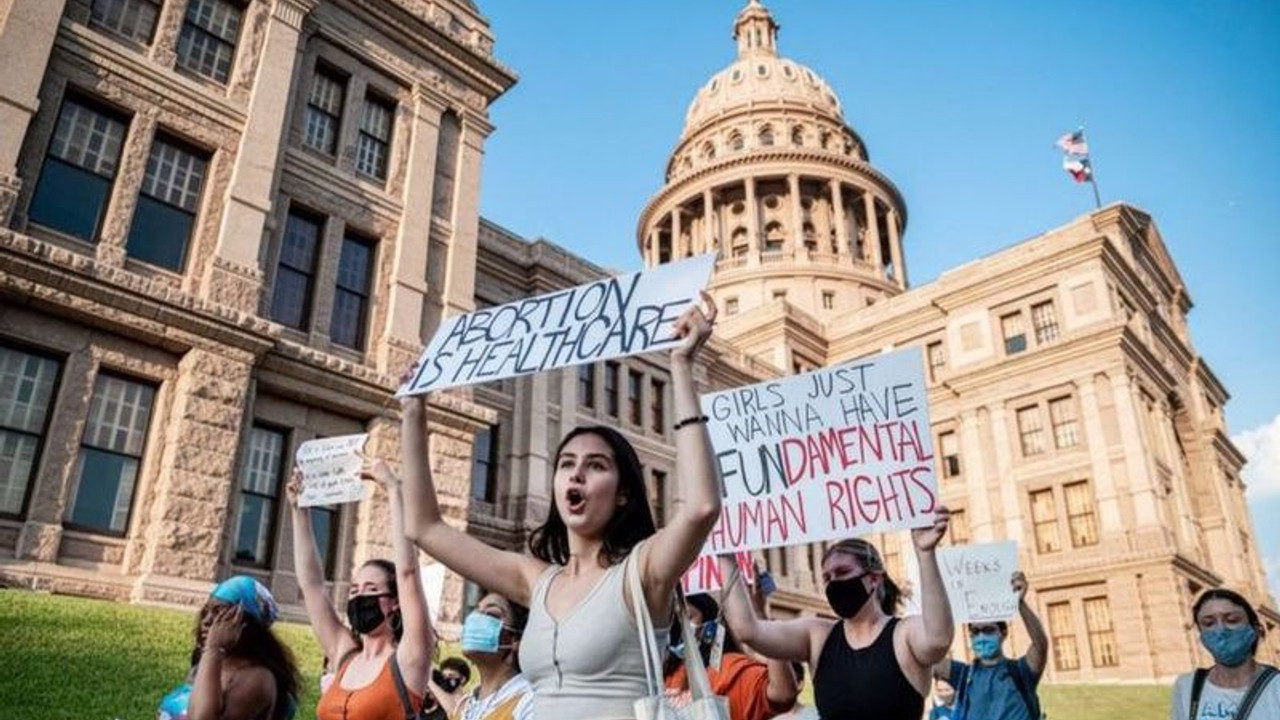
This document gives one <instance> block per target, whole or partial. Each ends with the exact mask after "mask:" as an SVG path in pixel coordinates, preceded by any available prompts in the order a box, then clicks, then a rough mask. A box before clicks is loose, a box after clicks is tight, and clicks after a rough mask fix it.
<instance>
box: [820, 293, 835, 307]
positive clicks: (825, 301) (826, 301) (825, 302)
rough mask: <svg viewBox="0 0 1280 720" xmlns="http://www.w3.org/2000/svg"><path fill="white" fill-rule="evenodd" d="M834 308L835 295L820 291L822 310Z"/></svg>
mask: <svg viewBox="0 0 1280 720" xmlns="http://www.w3.org/2000/svg"><path fill="white" fill-rule="evenodd" d="M835 307H836V294H835V293H834V292H831V291H830V290H823V291H822V309H823V310H834V309H835Z"/></svg>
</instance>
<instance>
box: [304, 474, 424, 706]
mask: <svg viewBox="0 0 1280 720" xmlns="http://www.w3.org/2000/svg"><path fill="white" fill-rule="evenodd" d="M362 477H363V478H364V479H365V480H376V481H377V482H378V484H379V485H381V486H382V488H383V490H384V491H385V492H386V493H387V500H388V506H389V508H388V509H389V513H390V516H391V543H392V546H393V547H394V548H395V562H394V563H393V562H391V561H389V560H384V559H378V558H375V559H373V560H369V561H368V562H366V563H365V564H363V565H361V566H360V569H359V570H357V571H356V573H355V575H354V576H353V577H352V578H351V587H350V589H349V590H348V596H347V621H348V622H349V623H350V628H349V629H348V627H346V626H344V625H343V624H342V621H341V620H340V619H339V617H338V611H337V610H336V609H335V608H334V606H333V602H332V601H331V600H330V598H329V593H328V591H327V590H326V587H325V581H324V571H323V570H322V569H321V566H320V553H319V551H318V549H317V548H316V544H315V536H314V535H313V534H312V532H311V512H310V510H309V509H307V508H303V507H299V506H298V499H299V496H300V495H301V492H302V475H301V473H300V472H298V471H297V470H296V469H295V470H294V473H293V476H292V478H291V479H290V481H289V485H288V500H289V505H290V507H291V508H292V509H293V523H292V525H293V565H294V568H295V570H296V572H297V575H298V588H299V589H300V590H301V591H302V599H303V603H304V604H305V605H306V608H307V618H308V619H309V620H310V621H311V630H312V632H314V633H315V635H316V639H317V640H318V641H319V642H320V648H321V650H323V651H324V654H325V655H326V656H328V657H330V658H333V661H334V662H333V666H332V667H333V668H334V673H335V674H334V678H333V681H332V682H330V683H329V686H328V689H326V690H325V693H324V695H323V696H322V697H321V698H320V704H319V706H317V708H316V718H317V720H384V719H386V718H404V717H408V716H411V714H416V713H418V712H421V710H422V699H423V698H422V691H423V689H424V688H426V687H427V679H428V674H429V673H430V672H431V657H432V655H433V654H434V653H435V645H436V634H435V630H434V629H433V628H432V626H431V621H430V619H429V616H428V614H427V603H426V599H425V598H424V596H423V593H422V583H421V581H420V580H419V579H418V552H417V549H416V548H415V547H414V546H413V543H411V542H409V540H408V538H407V537H406V536H405V529H404V517H403V502H402V501H401V499H400V479H399V478H397V477H396V475H395V473H393V472H392V471H391V469H390V468H389V467H387V464H386V463H384V462H382V461H380V460H379V461H377V462H376V463H374V464H373V466H372V469H366V470H365V471H364V472H362Z"/></svg>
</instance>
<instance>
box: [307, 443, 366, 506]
mask: <svg viewBox="0 0 1280 720" xmlns="http://www.w3.org/2000/svg"><path fill="white" fill-rule="evenodd" d="M368 439H369V434H368V433H361V434H359V435H341V436H338V437H330V438H320V439H318V440H308V441H307V442H304V443H302V444H301V445H299V446H298V453H297V455H296V456H295V458H294V460H295V462H296V463H297V466H298V470H299V471H301V472H302V494H301V495H300V496H299V497H298V507H312V506H314V505H338V504H340V503H349V502H359V501H361V500H363V499H364V482H362V481H361V480H360V468H361V467H362V466H363V465H364V458H363V457H361V455H360V451H361V450H363V449H364V445H365V442H367V441H368Z"/></svg>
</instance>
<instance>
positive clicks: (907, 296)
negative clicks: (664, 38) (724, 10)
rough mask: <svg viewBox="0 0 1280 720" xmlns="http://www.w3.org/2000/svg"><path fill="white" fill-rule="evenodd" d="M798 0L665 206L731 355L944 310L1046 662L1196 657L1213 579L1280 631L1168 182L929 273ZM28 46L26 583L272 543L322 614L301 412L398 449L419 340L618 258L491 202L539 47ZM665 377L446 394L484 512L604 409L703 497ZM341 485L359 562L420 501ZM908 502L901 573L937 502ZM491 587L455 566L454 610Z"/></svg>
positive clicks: (1275, 644)
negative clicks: (809, 49) (504, 54)
mask: <svg viewBox="0 0 1280 720" xmlns="http://www.w3.org/2000/svg"><path fill="white" fill-rule="evenodd" d="M777 31H778V25H777V23H776V22H775V21H774V19H773V18H772V17H771V15H770V13H769V11H768V10H766V9H765V8H764V7H763V6H762V5H760V4H759V3H758V2H755V1H754V0H753V1H752V2H750V3H749V4H748V5H747V6H746V7H745V8H744V9H743V10H742V11H741V12H740V13H739V15H738V16H737V18H736V20H735V22H734V25H733V35H734V38H735V40H736V43H737V49H736V51H737V58H736V59H735V60H734V61H733V62H732V64H730V65H729V66H728V67H727V68H725V69H724V70H722V71H720V72H718V73H716V74H715V75H714V76H712V78H711V79H710V80H709V81H708V82H706V83H705V84H704V85H703V86H702V88H701V89H699V90H698V92H697V93H696V95H695V97H694V99H693V102H692V103H691V105H690V107H689V111H688V115H687V118H686V124H685V128H684V131H683V132H682V133H681V136H680V137H679V138H678V139H677V141H676V146H675V149H674V150H673V152H672V154H671V157H670V158H669V159H668V161H667V164H666V173H665V183H664V185H663V186H662V187H661V188H660V189H659V190H658V192H657V193H656V194H655V195H654V196H653V198H652V199H651V200H650V201H649V203H648V204H647V205H646V206H645V208H644V210H643V212H642V213H641V215H640V218H639V222H638V226H637V231H636V242H637V248H638V251H639V253H640V255H641V257H643V260H644V264H645V265H646V266H648V267H653V266H656V265H659V264H662V263H666V262H672V261H675V260H679V259H681V258H685V257H688V256H690V255H693V254H698V253H704V252H716V253H718V255H719V260H718V263H717V266H716V271H715V275H714V277H713V280H712V285H711V292H712V294H713V295H714V296H715V298H716V300H717V302H718V303H719V304H720V307H721V308H722V318H723V320H722V322H720V323H719V327H718V337H717V339H716V340H715V341H714V342H713V344H712V346H711V347H710V348H709V352H707V353H706V357H705V359H704V361H703V364H702V365H701V366H700V368H699V381H700V383H701V384H702V386H703V387H704V389H706V390H715V389H722V388H727V387H733V386H738V385H744V384H750V383H754V382H759V381H761V380H763V379H767V378H772V377H777V376H782V375H787V374H791V373H793V372H798V371H804V370H807V369H811V368H815V367H820V366H825V365H830V364H833V363H838V362H842V361H845V360H849V359H853V358H857V357H861V356H864V355H868V354H871V353H875V352H879V351H880V350H882V349H883V348H886V347H907V346H919V347H921V348H922V352H923V353H924V357H925V358H926V365H927V373H928V379H929V383H930V403H931V416H932V420H933V425H934V427H933V429H934V432H935V434H936V437H935V447H936V448H937V450H938V456H939V457H938V466H939V472H940V476H941V484H942V493H943V496H944V499H945V501H946V503H947V504H948V505H949V506H951V507H952V508H954V509H955V520H954V521H953V525H952V531H951V540H950V541H951V542H955V543H964V542H985V541H992V540H998V539H1005V538H1010V539H1014V540H1016V541H1017V542H1018V543H1019V546H1020V548H1021V553H1022V558H1021V560H1022V565H1023V567H1024V569H1025V570H1026V572H1027V574H1028V575H1029V576H1030V578H1031V580H1032V583H1033V586H1034V590H1033V592H1032V594H1031V598H1030V599H1031V602H1032V603H1033V604H1034V606H1035V607H1036V609H1037V611H1038V612H1039V613H1040V615H1041V616H1042V617H1043V618H1044V620H1045V624H1046V627H1047V628H1048V631H1049V633H1050V636H1051V638H1052V643H1053V660H1052V662H1051V663H1050V665H1049V670H1048V672H1049V678H1050V679H1051V680H1053V681H1061V682H1077V681H1086V682H1088V681H1151V680H1156V679H1163V680H1167V679H1169V678H1170V677H1172V676H1173V675H1175V674H1177V673H1180V672H1184V671H1185V670H1186V669H1187V668H1188V667H1190V666H1191V665H1193V664H1194V663H1195V662H1197V659H1198V653H1199V652H1200V651H1199V650H1197V647H1198V643H1197V642H1196V640H1195V637H1194V634H1193V632H1192V630H1191V628H1190V625H1189V619H1188V608H1189V606H1190V603H1191V600H1192V598H1194V597H1195V595H1196V594H1197V593H1199V592H1200V591H1201V590H1203V589H1205V588H1209V587H1213V586H1218V585H1226V586H1230V587H1233V588H1236V589H1239V590H1241V591H1243V592H1244V593H1245V594H1246V595H1248V596H1249V597H1251V598H1252V599H1253V600H1254V601H1256V602H1258V603H1260V604H1263V605H1264V606H1265V607H1264V617H1265V622H1266V623H1267V625H1268V628H1269V629H1270V630H1271V634H1270V635H1269V636H1268V640H1267V644H1268V647H1267V648H1266V649H1264V651H1263V653H1262V655H1263V656H1264V657H1268V658H1270V659H1271V660H1273V661H1274V660H1276V659H1278V658H1280V650H1278V649H1280V633H1277V632H1276V629H1277V625H1280V613H1277V612H1276V609H1275V604H1274V601H1273V600H1272V599H1270V598H1268V597H1267V595H1266V590H1265V587H1266V584H1265V579H1264V576H1263V571H1262V567H1261V564H1260V562H1259V557H1258V551H1257V544H1256V542H1255V539H1254V531H1253V526H1252V523H1251V520H1250V516H1249V513H1248V509H1247V507H1246V505H1245V500H1244V491H1243V487H1242V484H1241V480H1240V468H1241V466H1242V464H1243V462H1244V459H1243V458H1242V456H1241V455H1240V453H1239V451H1238V450H1237V449H1236V448H1235V447H1234V446H1233V445H1232V443H1231V441H1230V440H1229V439H1228V435H1227V430H1226V425H1225V421H1224V419H1223V412H1222V408H1223V405H1224V404H1225V402H1226V401H1227V397H1228V395H1227V391H1226V389H1225V388H1224V387H1223V386H1222V384H1221V383H1220V382H1219V381H1218V379H1217V378H1216V377H1215V376H1214V374H1213V372H1212V371H1211V370H1210V369H1209V367H1208V365H1207V364H1206V363H1205V361H1204V360H1203V359H1202V358H1201V357H1200V356H1199V355H1198V354H1197V353H1196V350H1195V348H1194V346H1193V345H1192V343H1191V338H1190V335H1189V333H1188V330H1187V325H1186V313H1187V312H1188V311H1189V310H1190V308H1191V298H1190V296H1189V294H1188V290H1187V288H1186V286H1185V284H1184V283H1183V281H1182V279H1181V277H1180V276H1179V274H1178V270H1177V267H1176V266H1175V265H1174V263H1173V260H1172V258H1171V257H1170V256H1169V254H1168V252H1167V249H1166V247H1165V245H1164V243H1163V241H1162V239H1161V237H1160V233H1159V231H1158V229H1157V228H1156V225H1155V223H1154V222H1153V221H1152V219H1151V217H1150V216H1148V215H1147V214H1145V213H1143V212H1142V211H1140V210H1138V209H1136V208H1133V207H1130V206H1128V205H1124V204H1115V205H1111V206H1109V207H1106V208H1104V209H1102V210H1099V211H1097V212H1094V213H1091V214H1089V215H1085V216H1082V217H1079V218H1075V219H1073V220H1070V221H1069V222H1067V223H1066V224H1064V225H1062V226H1061V227H1058V228H1056V229H1053V230H1050V231H1048V232H1046V233H1044V234H1043V235H1041V236H1039V237H1036V238H1033V239H1031V240H1028V241H1025V242H1022V243H1020V244H1017V245H1014V246H1012V247H1010V248H1009V249H1007V250H1004V251H1001V252H999V253H997V254H995V255H992V256H989V257H986V258H982V259H979V260H975V261H974V262H971V263H968V264H966V265H964V266H962V267H960V268H957V269H955V270H952V271H949V272H946V273H944V274H943V275H942V276H941V277H940V278H939V279H938V280H937V281H935V282H933V283H930V284H927V285H921V286H916V287H912V286H911V285H910V284H909V283H908V272H907V267H906V261H905V253H904V250H903V243H904V241H905V238H906V229H907V220H908V213H907V205H906V202H905V200H904V198H903V197H902V195H901V193H900V192H899V191H898V190H897V188H896V187H895V186H894V185H893V183H892V181H891V180H890V179H889V178H888V177H887V176H885V175H884V174H883V173H882V172H880V171H879V170H877V169H876V168H875V167H873V166H872V165H871V164H870V161H869V155H868V150H867V144H866V143H865V142H864V139H863V138H862V137H860V136H859V135H858V134H857V133H856V132H855V131H854V129H853V128H851V127H850V126H849V125H848V124H847V122H846V120H845V116H844V112H843V110H842V107H841V105H840V101H839V99H838V98H837V96H836V94H835V92H834V91H833V90H832V89H831V88H830V87H829V86H828V85H827V84H826V83H825V82H824V81H823V80H822V79H821V78H820V77H819V76H818V75H817V74H815V73H814V72H813V71H812V70H811V69H809V68H806V67H804V66H802V65H799V64H797V63H795V62H792V61H790V60H787V59H785V58H784V57H782V56H780V55H779V52H778V46H777V38H778V32H777ZM726 49H727V48H726ZM0 57H4V58H6V66H7V68H8V69H7V71H6V72H5V73H3V74H2V75H0V99H2V100H3V102H0V221H2V222H0V225H2V226H3V227H2V228H0V582H3V583H4V584H7V585H13V586H21V587H30V588H36V589H40V590H48V591H54V592H62V593H74V594H79V595H90V596H97V597H105V598H113V599H119V600H128V601H132V602H141V603H163V604H184V605H193V604H196V603H198V602H201V601H202V600H203V597H204V596H205V594H206V593H207V592H208V590H209V588H210V585H211V583H212V582H214V581H216V580H218V579H220V578H223V577H225V576H227V575H230V574H233V573H247V574H251V575H254V576H256V577H258V578H260V579H261V580H262V581H263V582H265V583H267V584H268V585H269V586H270V587H271V588H272V589H273V591H274V592H275V594H276V596H277V598H279V599H280V600H281V601H282V602H283V603H285V604H286V605H287V606H289V607H290V608H291V611H292V612H293V613H294V614H295V615H299V614H300V608H299V606H298V601H299V596H298V592H297V587H296V583H295V581H294V575H293V570H292V561H291V553H292V548H291V547H290V541H289V538H290V532H289V528H288V523H289V519H288V512H287V508H286V507H285V503H284V501H283V492H282V491H283V484H284V479H285V478H286V477H287V473H288V470H289V464H290V458H291V457H292V455H293V452H294V450H295V449H296V448H297V446H298V444H299V443H301V442H303V441H305V440H307V439H310V438H314V437H323V436H329V435H337V434H345V433H353V432H362V431H367V432H369V433H371V435H372V452H373V453H374V454H377V455H381V456H386V457H396V456H397V455H398V450H399V448H398V443H399V438H398V432H397V429H398V417H397V412H398V411H397V407H398V406H397V404H396V403H395V402H394V401H393V400H392V399H391V395H392V393H393V391H394V389H395V385H396V379H397V378H398V377H399V376H400V374H401V373H402V372H403V370H404V369H405V368H406V367H407V366H408V364H409V363H411V362H412V360H413V359H414V358H415V357H416V356H417V354H418V353H419V352H420V350H421V348H422V346H423V341H424V340H425V339H429V338H430V336H431V334H432V333H433V332H434V329H435V328H436V327H437V325H438V324H439V321H440V318H441V317H442V316H444V315H446V314H452V313H458V312H465V311H469V310H473V309H475V308H476V307H480V306H486V305H494V304H500V303H503V302H507V301H510V300H513V299H516V298H520V297H526V296H530V295H536V294H541V293H545V292H550V291H552V290H555V289H559V288H564V287H568V286H572V285H576V284H580V283H583V282H586V281H588V280H591V279H594V278H598V277H601V276H603V275H606V274H608V272H607V271H606V270H605V269H604V268H601V267H598V266H596V265H593V264H592V263H591V262H590V261H589V260H587V259H585V258H582V257H578V256H575V255H572V254H570V253H568V252H567V251H565V250H564V249H563V248H561V247H559V246H557V245H555V244H553V243H551V242H548V241H546V240H542V239H538V240H527V239H525V238H522V237H520V236H518V235H516V234H514V233H512V232H510V231H507V230H505V229H503V228H501V227H498V226H497V225H494V224H492V223H489V222H487V221H485V220H483V219H482V218H480V217H479V213H478V206H479V203H478V201H479V195H480V190H481V164H482V163H481V160H482V154H483V147H484V141H485V139H486V138H487V137H488V135H489V134H490V133H491V132H492V131H493V129H494V128H493V127H492V125H491V124H490V123H489V121H488V107H489V105H490V104H491V103H492V102H493V101H495V100H496V99H497V98H498V97H499V96H501V95H502V94H503V93H504V92H505V91H506V90H507V89H509V88H510V87H511V86H512V85H513V84H514V83H515V82H516V75H515V73H514V72H513V71H512V70H511V69H510V68H508V67H506V66H505V65H503V64H502V63H501V62H500V61H498V60H497V59H496V58H495V56H494V54H493V36H492V33H491V31H490V29H489V26H488V23H487V21H486V20H485V18H484V17H483V16H482V15H481V14H480V12H479V10H478V9H477V8H476V6H475V5H474V4H472V3H470V2H466V1H465V0H384V1H382V2H368V1H365V0H319V1H317V0H6V2H4V3H3V5H2V6H0ZM866 111H867V112H874V108H870V109H867V110H866ZM656 164H657V158H655V165H656ZM669 388H670V382H669V379H668V373H667V368H666V357H665V355H664V354H661V353H659V354H653V355H646V356H642V357H634V358H627V359H624V360H620V361H617V362H603V363H598V364H596V365H591V366H583V367H581V368H569V369H566V370H561V371H555V372H548V373H543V374H539V375H536V376H532V377H522V378H518V379H514V380H508V381H503V382H497V383H490V384H487V385H483V386H477V387H474V388H466V389H459V390H454V391H449V392H444V393H438V394H436V395H433V396H432V405H431V430H432V432H433V433H434V445H433V457H432V463H433V466H434V469H435V472H436V478H437V483H438V486H439V488H440V491H441V493H442V502H443V504H444V506H445V508H446V512H447V513H448V515H449V517H450V519H451V520H452V521H453V522H455V523H456V524H458V525H459V526H461V527H465V528H466V529H467V531H468V532H471V533H473V534H475V535H477V536H480V537H482V538H484V539H485V540H487V541H489V542H491V543H493V544H495V545H499V546H503V547H508V548H519V547H522V546H523V543H524V541H525V538H526V535H527V533H528V532H529V530H530V529H531V528H532V527H535V526H536V525H537V524H538V523H539V521H540V519H541V518H542V517H543V516H544V515H545V512H546V510H547V508H548V506H549V504H550V502H551V493H550V482H551V475H550V460H551V455H552V453H553V452H554V448H555V446H556V444H557V442H558V440H559V439H560V437H561V436H562V435H563V434H564V433H565V432H566V431H567V430H568V429H569V428H571V427H573V426H575V425H577V424H581V423H605V424H610V425H614V426H617V427H619V428H622V429H623V430H624V431H626V432H627V434H628V435H629V436H630V437H631V438H632V440H633V441H634V443H635V444H636V446H637V448H638V449H639V451H640V454H641V457H642V459H643V461H644V464H645V468H646V474H647V476H648V480H649V486H650V490H651V495H652V497H651V501H652V502H653V504H654V506H655V510H656V513H657V515H658V517H659V518H660V519H661V518H663V517H664V516H665V515H669V514H670V513H671V512H674V511H675V509H676V508H678V507H679V505H680V502H681V500H680V488H679V483H678V482H676V479H675V477H674V474H673V471H674V467H675V460H674V456H673V446H672V441H673V437H672V430H671V424H672V422H673V418H672V417H671V415H672V413H671V403H670V400H669V396H670V389H669ZM315 512H316V513H317V521H318V522H317V523H316V528H317V535H318V538H317V539H318V541H319V542H320V544H321V546H322V549H323V552H324V556H325V563H326V565H327V567H328V572H329V574H330V576H331V577H332V578H333V580H334V583H333V588H332V592H333V594H334V597H335V598H341V597H343V596H344V595H345V593H346V580H347V578H348V577H349V576H350V574H351V572H352V569H353V568H354V567H356V566H357V565H358V564H359V563H361V562H363V561H364V560H365V559H367V558H370V557H375V556H387V555H389V554H390V548H389V544H388V538H387V528H388V527H389V522H388V520H387V517H386V508H385V505H384V503H383V501H382V498H381V496H380V495H375V496H374V498H373V499H371V500H366V501H364V502H362V503H359V504H357V505H347V506H342V507H337V508H332V509H329V510H316V511H315ZM876 541H877V542H878V543H879V544H880V545H881V547H882V548H883V550H884V553H885V556H886V559H887V562H888V565H889V567H890V569H891V571H893V572H894V573H895V574H900V573H901V569H902V565H903V558H904V557H905V556H906V555H907V554H908V553H910V552H911V550H910V546H909V541H908V540H907V538H906V536H905V534H893V535H889V536H886V537H882V538H876ZM821 552H822V548H821V547H818V546H813V547H795V548H788V549H786V550H772V551H768V552H766V553H764V556H765V559H766V561H767V563H768V565H769V567H770V568H771V570H772V571H773V573H774V574H775V576H777V578H778V580H779V585H780V590H779V592H778V593H777V594H776V595H775V596H774V600H773V611H774V613H775V614H776V615H778V616H788V615H794V614H797V613H804V612H825V611H826V605H825V602H824V601H823V599H822V594H821V588H820V584H819V581H818V577H817V573H818V560H819V558H820V555H821ZM475 593H476V590H475V588H472V587H469V586H464V584H463V583H462V581H461V580H460V579H458V578H456V577H454V576H452V575H450V577H449V581H448V583H447V586H446V595H445V602H444V605H445V607H444V608H443V617H444V621H445V624H446V626H448V625H450V624H451V623H456V621H457V620H458V619H459V617H460V616H461V613H462V610H463V609H464V605H465V604H466V603H467V602H468V601H473V600H474V596H475ZM455 627H456V626H455ZM1025 647H1026V641H1025V637H1022V636H1021V635H1019V636H1018V637H1015V640H1014V649H1015V650H1021V649H1024V648H1025ZM1201 659H1202V658H1201Z"/></svg>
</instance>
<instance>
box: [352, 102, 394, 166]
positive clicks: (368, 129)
mask: <svg viewBox="0 0 1280 720" xmlns="http://www.w3.org/2000/svg"><path fill="white" fill-rule="evenodd" d="M395 114H396V105H395V103H393V102H391V101H389V100H383V99H382V98H380V97H377V96H375V95H367V96H365V99H364V108H363V109H362V110H361V111H360V144H359V147H357V148H356V170H358V171H359V172H361V173H363V174H365V175H368V176H369V177H372V178H377V179H378V180H386V179H387V156H388V155H389V154H390V148H391V124H392V122H393V121H394V119H395Z"/></svg>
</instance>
